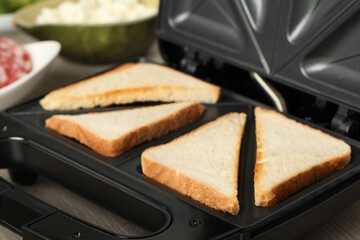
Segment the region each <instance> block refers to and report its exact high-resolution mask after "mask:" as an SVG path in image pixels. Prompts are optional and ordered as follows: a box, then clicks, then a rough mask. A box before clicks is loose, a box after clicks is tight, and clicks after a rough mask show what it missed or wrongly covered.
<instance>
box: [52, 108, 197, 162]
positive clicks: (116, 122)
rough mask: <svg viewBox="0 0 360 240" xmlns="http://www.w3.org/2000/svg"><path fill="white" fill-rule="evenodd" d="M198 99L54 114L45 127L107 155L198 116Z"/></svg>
mask: <svg viewBox="0 0 360 240" xmlns="http://www.w3.org/2000/svg"><path fill="white" fill-rule="evenodd" d="M202 113H203V106H202V104H201V103H193V102H184V103H170V104H162V105H157V106H151V107H140V108H133V109H126V110H117V111H106V112H97V113H84V114H77V115H53V116H52V117H51V118H49V119H47V120H46V122H45V127H46V128H48V129H51V130H53V131H55V132H58V133H60V134H62V135H65V136H68V137H71V138H75V139H76V140H78V141H79V142H81V143H83V144H85V145H87V146H88V147H90V148H92V149H93V150H94V151H96V152H98V153H100V154H102V155H105V156H107V157H114V156H117V155H119V154H121V153H123V152H125V151H128V150H130V149H131V148H133V147H134V146H135V145H138V144H140V143H143V142H145V141H149V140H151V139H153V138H156V137H160V136H162V135H164V134H166V133H168V132H169V131H172V130H175V129H178V128H180V127H182V126H185V125H186V124H188V123H191V122H193V121H195V120H196V119H198V118H200V117H201V116H202Z"/></svg>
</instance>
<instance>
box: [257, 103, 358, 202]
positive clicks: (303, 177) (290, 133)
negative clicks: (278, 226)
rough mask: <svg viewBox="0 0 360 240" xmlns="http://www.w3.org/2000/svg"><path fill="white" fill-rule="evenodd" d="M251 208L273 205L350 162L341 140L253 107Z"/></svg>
mask: <svg viewBox="0 0 360 240" xmlns="http://www.w3.org/2000/svg"><path fill="white" fill-rule="evenodd" d="M255 118H256V140H257V153H256V165H255V176H254V184H255V186H254V187H255V205H256V206H263V207H269V206H273V205H275V204H277V203H279V202H280V201H282V200H284V199H285V198H287V197H289V196H290V195H292V194H294V193H295V192H297V191H299V190H300V189H302V188H304V187H306V186H308V185H310V184H312V183H314V182H316V181H318V180H320V179H322V178H324V177H326V176H328V175H330V174H332V173H334V172H335V171H338V170H340V169H342V168H343V167H345V166H346V165H347V164H348V163H349V162H350V155H351V148H350V146H349V145H348V144H346V143H345V142H344V141H342V140H340V139H337V138H335V137H332V136H330V135H328V134H326V133H324V132H322V131H320V130H317V129H314V128H311V127H310V126H307V125H304V124H302V123H299V122H296V121H295V120H292V119H289V118H287V117H285V116H284V115H282V114H280V113H277V112H275V111H272V110H267V109H263V108H260V107H256V108H255Z"/></svg>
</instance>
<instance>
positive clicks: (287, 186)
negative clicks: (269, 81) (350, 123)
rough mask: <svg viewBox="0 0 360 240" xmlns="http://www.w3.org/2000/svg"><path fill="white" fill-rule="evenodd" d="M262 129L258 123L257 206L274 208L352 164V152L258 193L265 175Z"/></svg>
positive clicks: (257, 122)
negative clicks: (305, 188) (307, 187)
mask: <svg viewBox="0 0 360 240" xmlns="http://www.w3.org/2000/svg"><path fill="white" fill-rule="evenodd" d="M256 111H262V112H268V113H271V114H274V115H277V116H279V117H281V118H285V119H287V118H286V117H285V116H284V115H282V114H280V113H278V112H275V111H272V110H268V109H264V108H260V107H256V108H255V112H256ZM255 114H256V113H255ZM295 122H296V121H295ZM296 123H298V124H301V125H302V126H303V127H306V128H310V129H311V130H312V131H317V132H320V133H321V134H324V135H327V136H328V137H331V138H334V137H333V136H331V135H329V134H327V133H324V132H322V131H320V130H318V129H314V128H311V127H310V126H308V125H305V124H302V123H299V122H296ZM260 129H261V123H260V122H259V121H256V141H257V152H256V164H255V169H254V172H255V175H254V187H255V205H256V206H261V207H271V206H274V205H276V204H278V203H279V202H281V201H283V200H284V199H286V198H288V197H289V196H291V195H293V194H294V193H296V192H298V191H299V190H301V189H303V188H304V187H306V186H309V185H311V184H312V183H315V182H317V181H319V180H321V179H323V178H325V177H327V176H329V175H331V174H333V173H334V172H336V171H338V170H340V169H342V168H344V167H345V166H346V165H347V164H348V163H349V162H350V158H351V150H350V153H348V154H344V155H343V156H339V157H337V158H333V159H330V160H328V161H326V162H324V163H322V164H319V165H315V166H313V167H311V168H309V169H307V170H305V171H303V172H300V173H298V174H297V175H295V176H292V177H291V178H290V179H288V180H286V181H283V182H281V183H279V184H277V185H276V186H274V187H273V188H272V189H271V190H269V191H268V192H265V193H264V192H262V193H260V192H257V189H260V188H261V186H260V185H259V184H260V183H259V182H260V179H261V178H262V177H263V175H264V174H265V173H264V170H263V163H261V160H262V159H263V158H264V156H263V155H264V154H263V153H262V151H261V150H262V149H263V143H262V141H261V140H262V137H261V131H260ZM334 139H335V138H334ZM336 140H338V141H343V140H341V139H336Z"/></svg>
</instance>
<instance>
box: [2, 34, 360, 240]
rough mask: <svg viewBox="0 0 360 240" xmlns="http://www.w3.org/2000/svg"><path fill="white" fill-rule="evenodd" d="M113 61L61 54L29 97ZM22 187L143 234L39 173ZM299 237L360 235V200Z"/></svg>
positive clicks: (7, 234) (5, 235)
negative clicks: (81, 59)
mask: <svg viewBox="0 0 360 240" xmlns="http://www.w3.org/2000/svg"><path fill="white" fill-rule="evenodd" d="M2 35H6V36H7V37H11V38H13V39H15V40H16V41H18V42H20V43H28V42H33V41H36V40H35V39H33V38H32V37H29V36H27V35H25V34H23V33H21V32H19V31H13V32H7V33H5V34H2ZM0 36H1V33H0ZM146 56H147V57H148V58H150V59H152V60H155V61H158V62H161V61H162V59H161V57H160V54H159V51H158V47H157V44H154V45H153V46H152V48H151V49H150V50H149V52H148V53H147V54H146ZM112 65H113V64H107V65H87V64H80V63H75V62H70V61H68V60H65V59H63V58H62V57H58V58H57V59H56V60H55V62H54V63H53V65H52V66H51V69H50V71H49V72H48V74H47V76H46V77H45V78H44V79H43V81H42V82H41V84H40V85H39V87H38V88H37V89H36V90H35V91H33V92H32V93H31V94H30V95H29V96H27V97H28V98H31V97H34V96H37V95H39V94H42V93H44V92H47V91H49V90H51V89H55V88H57V87H59V86H62V85H64V84H67V83H70V82H72V81H74V80H77V79H81V78H83V77H86V76H89V75H91V74H93V73H97V72H100V71H102V70H105V69H107V68H109V67H110V66H112ZM0 177H3V178H4V179H7V180H10V179H9V175H8V172H7V170H5V169H4V170H0ZM17 186H19V185H17ZM19 187H20V188H22V189H24V190H25V191H27V192H29V193H30V194H32V195H33V196H36V197H38V198H39V199H41V200H43V201H45V202H47V203H49V204H51V205H53V206H55V207H57V208H59V209H61V210H64V211H66V212H68V213H69V214H71V215H74V216H76V217H79V218H81V219H83V220H85V221H88V222H90V223H93V224H95V225H98V226H100V227H102V228H105V229H108V230H110V231H113V232H116V233H119V234H124V235H141V234H142V233H144V231H145V230H143V229H141V228H140V227H138V226H136V225H134V224H132V223H130V222H128V221H126V220H125V219H123V218H121V217H120V216H117V215H115V214H113V213H111V212H109V211H107V210H106V209H104V208H102V207H100V206H98V205H96V204H94V203H92V202H91V201H89V200H87V199H84V198H83V197H81V196H79V195H77V194H76V193H74V192H71V191H70V190H68V189H66V188H63V187H62V186H60V185H59V184H57V183H55V182H53V181H51V180H50V179H47V178H45V177H43V176H39V178H38V179H37V181H36V184H34V185H30V186H19ZM329 211H331V209H329ZM0 239H9V240H18V239H22V238H21V237H20V236H18V235H16V234H14V233H12V232H11V231H9V230H8V229H6V228H4V227H2V226H0ZM300 239H304V240H305V239H308V240H312V239H314V240H315V239H317V240H321V239H330V240H331V239H334V240H335V239H336V240H339V239H349V240H350V239H360V201H357V202H356V203H354V204H353V205H351V206H350V207H349V208H347V209H346V210H345V211H343V212H341V213H340V214H339V215H337V216H335V217H333V218H331V219H328V220H327V221H326V222H325V223H323V224H322V225H320V226H314V228H313V230H311V231H310V232H308V233H306V234H305V235H304V236H302V237H301V238H300Z"/></svg>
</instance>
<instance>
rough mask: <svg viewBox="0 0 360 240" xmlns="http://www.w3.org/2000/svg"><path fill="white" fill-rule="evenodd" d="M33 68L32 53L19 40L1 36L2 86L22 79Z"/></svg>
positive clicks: (0, 65)
mask: <svg viewBox="0 0 360 240" xmlns="http://www.w3.org/2000/svg"><path fill="white" fill-rule="evenodd" d="M31 69H32V62H31V58H30V55H29V54H28V53H27V52H26V50H25V49H24V48H23V47H22V46H21V45H20V44H18V43H17V42H15V41H14V40H12V39H9V38H4V37H2V38H0V88H2V87H5V86H7V85H9V84H10V83H13V82H15V81H16V80H18V79H20V78H21V77H23V76H24V75H26V74H27V73H29V72H30V71H31Z"/></svg>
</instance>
